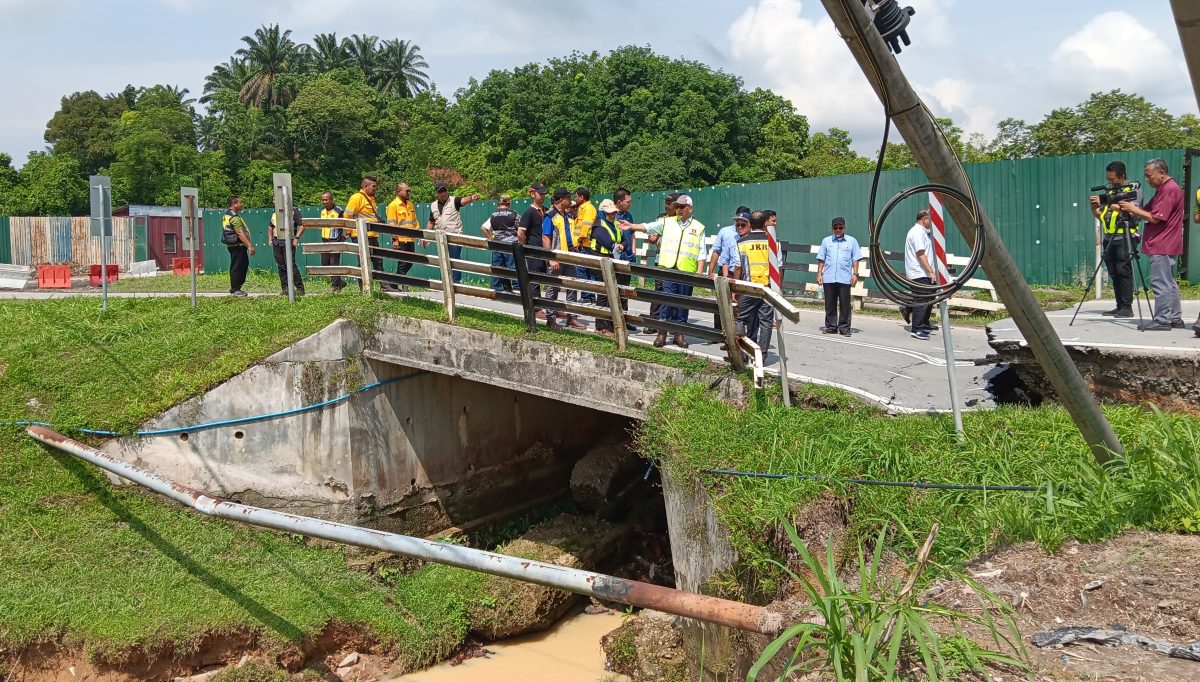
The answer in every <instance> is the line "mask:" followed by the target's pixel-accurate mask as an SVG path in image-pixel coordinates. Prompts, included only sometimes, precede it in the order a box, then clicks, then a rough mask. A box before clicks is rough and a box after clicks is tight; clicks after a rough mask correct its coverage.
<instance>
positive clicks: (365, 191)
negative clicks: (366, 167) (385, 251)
mask: <svg viewBox="0 0 1200 682" xmlns="http://www.w3.org/2000/svg"><path fill="white" fill-rule="evenodd" d="M378 187H379V182H378V181H377V180H376V179H375V178H373V177H371V176H370V175H368V176H365V177H364V178H363V179H362V184H360V185H359V189H358V191H357V192H355V193H354V194H351V195H350V201H347V202H346V211H345V212H346V217H347V218H350V219H352V220H355V219H358V218H362V219H363V220H365V221H367V222H369V223H377V222H379V209H378V207H377V206H376V204H375V190H376V189H378ZM348 232H349V235H350V241H352V242H357V241H358V240H359V239H360V238H361V237H362V236H361V235H359V234H358V230H357V229H351V230H348ZM367 244H368V245H369V246H379V233H378V232H371V231H370V230H368V231H367ZM362 266H363V267H366V263H363V264H362ZM371 268H372V269H373V270H375V271H376V272H383V259H382V258H371ZM358 288H359V289H362V280H361V279H360V280H359V281H358Z"/></svg>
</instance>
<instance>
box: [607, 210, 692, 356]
mask: <svg viewBox="0 0 1200 682" xmlns="http://www.w3.org/2000/svg"><path fill="white" fill-rule="evenodd" d="M679 196H680V194H679V192H671V193H669V194H667V196H666V197H665V198H664V199H663V201H664V202H665V203H664V204H663V209H664V210H663V212H662V213H659V214H658V217H657V218H655V219H654V222H652V223H642V224H638V223H635V222H633V221H632V220H629V221H624V220H622V221H621V222H620V223H619V224H620V226H621V229H622V230H630V231H634V232H645V233H646V234H647V240H648V241H649V242H650V243H651V244H658V240H659V236H660V235H661V234H662V228H663V225H664V224H666V221H667V219H669V218H674V217H675V200H676V199H678V198H679ZM649 261H650V255H649V254H648V253H647V254H646V265H650V262H649ZM662 287H663V281H662V278H661V277H655V278H654V290H655V291H662V290H663V288H662ZM661 312H662V304H661V303H656V302H652V303H651V304H650V315H649V317H650V319H652V320H657V319H659V314H660V313H661ZM643 331H644V332H645V333H647V334H657V333H658V329H656V328H654V327H646V328H645V329H644V330H643Z"/></svg>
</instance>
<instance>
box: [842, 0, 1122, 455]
mask: <svg viewBox="0 0 1200 682" xmlns="http://www.w3.org/2000/svg"><path fill="white" fill-rule="evenodd" d="M821 2H822V4H823V5H824V6H825V11H826V12H827V13H828V14H829V17H830V19H832V20H833V25H834V26H835V27H836V28H837V30H838V33H839V34H840V35H841V37H842V39H843V40H845V42H846V47H847V48H848V49H849V50H850V53H851V54H852V55H853V56H854V58H855V60H856V61H857V62H858V64H859V67H860V68H861V69H862V71H863V73H864V74H865V75H866V77H867V81H868V82H869V83H870V84H871V87H872V88H873V89H874V91H875V94H876V95H878V97H879V100H880V102H882V103H883V105H884V107H885V109H886V114H887V115H888V116H890V117H891V119H892V121H893V122H894V123H895V124H896V129H897V130H898V131H899V132H900V135H901V136H902V137H903V138H904V142H905V143H906V144H908V148H909V149H911V150H912V152H913V156H914V157H915V158H916V161H917V163H918V165H920V167H921V170H923V171H924V172H925V175H926V177H928V178H929V180H930V182H934V183H938V184H942V185H948V186H950V187H953V188H955V189H957V190H958V191H960V192H962V193H963V194H966V195H970V193H971V192H970V181H969V180H968V179H967V175H966V171H965V170H963V167H962V164H961V163H959V161H958V159H957V158H956V157H955V156H954V152H953V150H952V149H951V148H950V146H949V145H948V144H947V143H946V141H945V139H943V137H942V134H941V132H939V129H938V126H937V123H936V121H934V119H933V118H932V116H931V115H930V113H929V111H928V110H927V109H926V108H925V106H924V104H923V103H922V102H921V99H920V97H918V96H917V93H916V91H915V90H913V87H912V84H911V83H909V82H908V78H907V77H905V75H904V71H903V70H902V69H901V68H900V64H899V62H897V61H896V57H895V56H893V55H892V54H891V53H890V52H889V51H888V46H887V44H886V43H885V42H884V40H883V38H882V37H881V36H880V35H879V32H878V31H876V30H875V26H874V24H873V22H872V17H871V15H870V14H869V13H868V11H867V9H866V7H864V6H863V3H861V2H859V0H821ZM949 212H950V214H951V216H952V217H953V218H954V222H955V224H956V225H957V226H958V229H959V231H960V232H961V233H962V235H963V238H964V239H966V240H967V243H968V245H971V246H972V247H973V246H974V243H975V231H974V227H975V224H976V221H975V219H974V217H973V216H972V215H971V211H970V210H969V209H968V208H967V207H966V206H963V205H960V204H959V203H958V202H952V203H951V204H950V207H949ZM979 220H980V222H981V223H982V235H983V239H984V243H985V244H986V248H985V249H984V252H983V257H982V258H983V261H982V267H983V269H984V271H985V272H987V274H988V276H989V277H990V278H991V280H992V282H993V284H995V287H996V292H997V293H998V294H999V295H1000V300H1001V301H1003V302H1004V307H1005V308H1007V309H1008V311H1009V313H1010V314H1012V317H1013V321H1014V322H1016V324H1017V328H1018V329H1019V330H1020V331H1021V335H1022V336H1024V337H1025V341H1026V343H1028V344H1029V350H1030V351H1031V352H1032V353H1033V356H1034V358H1036V359H1037V361H1038V364H1039V365H1041V367H1042V370H1043V371H1044V372H1045V373H1046V377H1047V378H1048V379H1049V380H1050V384H1051V385H1052V386H1053V387H1054V390H1055V392H1056V393H1057V394H1058V397H1059V400H1060V401H1061V402H1062V405H1063V407H1065V408H1066V410H1067V412H1068V413H1070V415H1071V418H1072V419H1073V420H1074V421H1075V425H1076V427H1078V428H1079V432H1080V434H1081V435H1082V436H1083V439H1084V441H1085V442H1086V443H1087V444H1088V447H1090V448H1091V451H1092V456H1093V457H1095V458H1096V461H1097V462H1099V463H1101V464H1103V463H1105V462H1107V461H1109V460H1110V459H1112V457H1113V455H1114V454H1116V455H1118V456H1119V455H1121V454H1124V452H1125V447H1124V446H1123V445H1121V441H1120V440H1118V439H1117V435H1116V433H1115V432H1114V431H1113V428H1112V424H1109V423H1108V419H1107V418H1106V417H1105V416H1104V412H1102V411H1101V410H1100V404H1099V403H1098V402H1097V401H1096V398H1095V396H1094V395H1092V392H1091V391H1090V390H1089V389H1088V386H1087V384H1086V383H1085V382H1084V380H1083V375H1082V374H1080V373H1079V368H1078V367H1076V366H1075V363H1074V362H1073V361H1072V360H1071V356H1070V354H1069V353H1067V349H1066V347H1065V346H1063V344H1062V341H1061V340H1060V339H1059V338H1058V334H1057V333H1056V332H1055V331H1054V327H1053V326H1051V325H1050V320H1048V319H1046V313H1045V312H1044V311H1043V310H1042V307H1041V305H1040V304H1039V303H1038V300H1037V297H1035V296H1034V295H1033V290H1032V289H1030V288H1029V283H1028V282H1026V281H1025V277H1024V276H1023V275H1022V274H1021V270H1020V268H1018V267H1017V264H1016V262H1015V261H1014V260H1013V258H1012V255H1011V254H1010V253H1009V252H1008V249H1007V248H1005V246H1004V240H1002V239H1001V238H1000V235H999V233H997V232H996V228H995V226H993V225H992V221H991V218H989V217H988V216H987V214H986V213H985V212H983V210H982V209H980V216H979Z"/></svg>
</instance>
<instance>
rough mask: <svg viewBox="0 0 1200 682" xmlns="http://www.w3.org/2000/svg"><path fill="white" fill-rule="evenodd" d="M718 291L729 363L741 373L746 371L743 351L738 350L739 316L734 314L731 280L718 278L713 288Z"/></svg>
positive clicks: (718, 313) (718, 304)
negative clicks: (730, 289) (730, 288)
mask: <svg viewBox="0 0 1200 682" xmlns="http://www.w3.org/2000/svg"><path fill="white" fill-rule="evenodd" d="M713 288H714V289H716V290H717V315H718V316H720V318H721V331H723V332H725V347H726V348H727V349H728V350H729V362H730V364H732V365H733V368H734V369H735V370H737V371H739V372H741V371H742V370H744V369H746V363H744V362H742V349H741V348H738V335H737V316H735V315H734V314H733V300H732V299H733V294H732V292H730V291H729V279H728V278H725V277H718V278H717V281H716V284H715V285H714V287H713Z"/></svg>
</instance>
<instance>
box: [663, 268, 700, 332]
mask: <svg viewBox="0 0 1200 682" xmlns="http://www.w3.org/2000/svg"><path fill="white" fill-rule="evenodd" d="M662 290H663V293H664V294H679V295H680V296H691V295H692V285H690V284H684V283H683V282H674V281H671V280H669V279H667V280H663V283H662ZM658 319H660V320H663V321H664V322H678V323H680V324H686V323H687V321H688V309H687V308H678V307H676V306H673V305H664V306H662V307H661V308H659V309H658Z"/></svg>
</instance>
